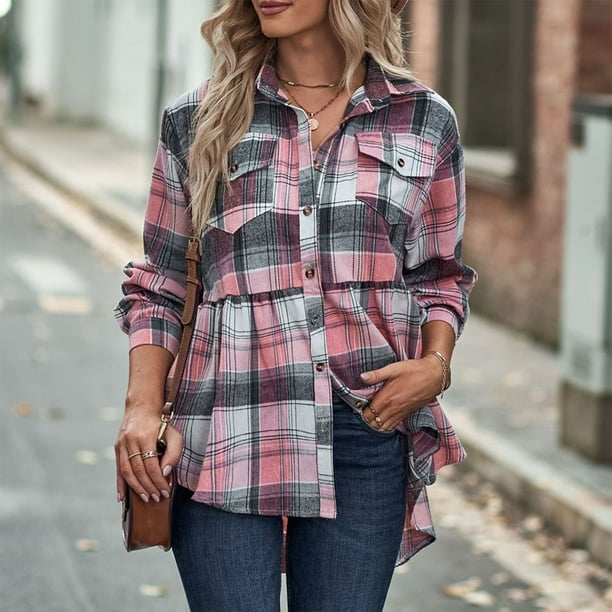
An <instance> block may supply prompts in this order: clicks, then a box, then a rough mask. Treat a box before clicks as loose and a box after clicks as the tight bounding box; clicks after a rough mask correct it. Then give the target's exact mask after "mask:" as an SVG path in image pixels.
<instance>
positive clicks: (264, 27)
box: [260, 22, 300, 38]
mask: <svg viewBox="0 0 612 612" xmlns="http://www.w3.org/2000/svg"><path fill="white" fill-rule="evenodd" d="M260 26H261V32H262V34H263V35H264V36H265V37H266V38H289V37H290V36H293V35H294V34H297V33H298V32H299V31H300V29H299V28H296V27H295V26H292V25H290V24H282V23H269V22H268V23H265V22H262V23H260Z"/></svg>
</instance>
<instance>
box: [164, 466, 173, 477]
mask: <svg viewBox="0 0 612 612" xmlns="http://www.w3.org/2000/svg"><path fill="white" fill-rule="evenodd" d="M170 472H172V466H171V465H166V466H164V469H163V470H162V474H163V475H164V476H169V475H170Z"/></svg>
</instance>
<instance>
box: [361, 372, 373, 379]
mask: <svg viewBox="0 0 612 612" xmlns="http://www.w3.org/2000/svg"><path fill="white" fill-rule="evenodd" d="M370 378H372V375H371V374H370V373H369V372H362V373H361V380H370Z"/></svg>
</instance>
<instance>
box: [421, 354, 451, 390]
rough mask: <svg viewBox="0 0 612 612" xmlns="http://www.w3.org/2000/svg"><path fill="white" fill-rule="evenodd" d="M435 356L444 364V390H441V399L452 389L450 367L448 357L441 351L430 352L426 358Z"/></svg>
mask: <svg viewBox="0 0 612 612" xmlns="http://www.w3.org/2000/svg"><path fill="white" fill-rule="evenodd" d="M427 355H435V356H436V357H437V358H438V359H439V360H440V363H441V364H442V388H441V389H440V393H439V395H440V398H442V397H444V392H445V391H446V390H447V389H448V388H449V387H450V366H449V365H448V361H447V360H446V357H445V356H444V355H443V354H442V353H440V352H439V351H429V352H428V353H425V355H424V356H427Z"/></svg>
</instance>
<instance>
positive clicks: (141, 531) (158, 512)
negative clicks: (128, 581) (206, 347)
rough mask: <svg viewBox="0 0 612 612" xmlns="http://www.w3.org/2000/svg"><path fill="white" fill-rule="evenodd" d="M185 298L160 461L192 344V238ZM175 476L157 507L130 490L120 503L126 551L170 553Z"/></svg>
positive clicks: (195, 292) (195, 289) (195, 290)
mask: <svg viewBox="0 0 612 612" xmlns="http://www.w3.org/2000/svg"><path fill="white" fill-rule="evenodd" d="M185 257H186V259H187V277H186V279H187V295H186V297H185V306H184V308H183V315H182V317H181V322H182V323H183V333H182V335H181V344H180V346H179V351H178V353H177V356H176V358H175V360H174V374H173V377H172V383H171V385H170V390H169V392H168V395H167V397H166V403H165V404H164V407H163V408H162V414H161V424H160V426H159V432H158V434H157V453H158V455H159V456H160V457H161V456H162V455H163V453H164V451H165V450H166V429H167V427H168V424H169V423H171V422H172V419H173V417H174V412H173V406H174V402H175V401H176V397H177V395H178V391H179V387H180V385H181V379H182V378H183V372H184V370H185V364H186V362H187V353H188V351H189V345H190V344H191V337H192V335H193V328H194V325H195V314H196V308H197V305H198V301H199V300H198V298H199V295H200V287H201V286H202V283H201V282H200V278H199V275H198V264H199V263H200V240H199V238H196V237H195V236H192V237H191V238H189V244H188V246H187V253H186V256H185ZM174 491H175V476H174V473H172V474H171V475H170V497H169V498H168V499H165V498H163V497H162V499H161V500H160V502H159V503H151V502H149V503H145V502H144V501H142V499H141V498H140V496H138V495H137V494H136V493H134V491H132V489H131V488H130V487H128V488H127V491H126V495H125V497H124V499H123V508H122V521H121V522H122V528H123V543H124V544H125V548H126V549H127V551H128V552H129V551H132V550H140V549H142V548H151V547H152V546H159V547H160V548H163V549H164V550H170V547H171V546H172V500H173V499H174Z"/></svg>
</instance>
